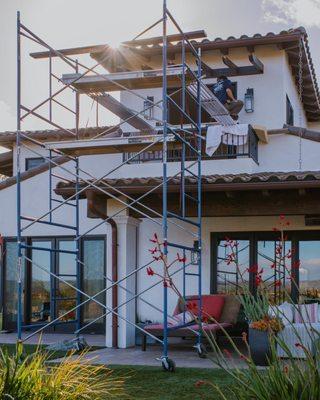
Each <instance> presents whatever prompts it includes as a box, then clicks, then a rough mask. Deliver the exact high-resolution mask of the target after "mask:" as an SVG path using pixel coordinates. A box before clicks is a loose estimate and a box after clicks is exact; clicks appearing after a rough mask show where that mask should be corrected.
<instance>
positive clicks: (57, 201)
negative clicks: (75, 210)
mask: <svg viewBox="0 0 320 400" xmlns="http://www.w3.org/2000/svg"><path fill="white" fill-rule="evenodd" d="M51 200H52V201H54V202H56V203H59V204H62V203H63V204H66V205H67V206H72V207H77V205H76V204H73V203H69V202H68V201H62V200H58V199H51Z"/></svg>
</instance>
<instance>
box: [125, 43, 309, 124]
mask: <svg viewBox="0 0 320 400" xmlns="http://www.w3.org/2000/svg"><path fill="white" fill-rule="evenodd" d="M255 53H256V56H257V57H258V58H259V59H260V60H261V61H262V63H263V64H264V72H263V74H257V75H248V76H237V77H231V78H230V79H231V81H233V82H237V91H238V99H240V100H244V95H245V92H246V90H247V88H253V89H254V112H253V113H246V112H245V110H244V109H243V110H242V111H241V112H240V114H239V120H240V122H243V123H250V124H258V125H263V126H265V127H267V128H268V129H276V128H281V127H282V126H283V124H284V123H285V122H286V94H288V96H289V98H290V101H291V103H292V107H293V109H294V115H295V123H296V124H297V123H298V122H299V119H298V115H299V109H300V105H299V104H300V103H299V99H298V95H297V89H296V86H295V83H294V80H293V78H292V74H291V70H290V67H289V65H288V61H287V58H286V55H285V52H284V51H281V50H279V49H278V48H277V47H275V46H257V47H256V49H255ZM228 57H229V58H230V59H231V60H232V61H233V62H234V63H235V64H237V65H238V66H245V65H250V62H249V60H248V52H247V50H246V49H242V48H238V49H230V51H229V55H228ZM203 61H204V62H205V63H207V64H208V65H209V66H210V67H212V68H224V67H225V65H224V64H223V62H222V60H221V54H220V52H218V51H211V52H204V53H203ZM160 62H161V60H160V59H159V58H158V63H156V62H153V63H152V66H153V67H156V68H160V67H161V64H160ZM178 62H179V58H178V57H176V60H175V63H178ZM190 63H191V61H190ZM215 81H216V80H215V79H206V80H204V82H205V83H207V84H211V83H214V82H215ZM137 92H138V93H139V94H141V95H142V96H144V97H146V96H154V101H155V102H158V101H160V100H161V98H162V93H161V88H154V89H144V90H139V91H137ZM120 98H121V102H123V104H125V105H127V106H128V107H129V108H131V109H133V110H135V111H141V110H142V109H143V99H140V98H137V97H136V96H135V95H134V94H132V93H129V92H121V94H120ZM301 114H302V117H301V124H302V126H303V127H305V126H306V119H305V115H304V112H303V111H302V113H301ZM154 115H155V117H156V118H159V119H161V110H160V109H159V108H155V109H154ZM124 130H127V131H132V130H134V129H133V128H132V127H131V126H130V125H128V124H125V125H124Z"/></svg>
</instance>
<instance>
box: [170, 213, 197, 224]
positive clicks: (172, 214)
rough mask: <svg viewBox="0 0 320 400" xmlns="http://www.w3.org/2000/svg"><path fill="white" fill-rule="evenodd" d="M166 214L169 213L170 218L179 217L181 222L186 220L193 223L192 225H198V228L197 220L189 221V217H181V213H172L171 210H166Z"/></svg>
mask: <svg viewBox="0 0 320 400" xmlns="http://www.w3.org/2000/svg"><path fill="white" fill-rule="evenodd" d="M168 215H169V216H170V217H172V218H177V219H179V220H180V221H183V222H186V223H188V224H191V225H194V226H196V227H198V228H199V226H200V224H199V223H198V222H194V221H191V220H190V219H188V218H185V217H182V216H181V215H178V214H175V213H173V212H171V211H168Z"/></svg>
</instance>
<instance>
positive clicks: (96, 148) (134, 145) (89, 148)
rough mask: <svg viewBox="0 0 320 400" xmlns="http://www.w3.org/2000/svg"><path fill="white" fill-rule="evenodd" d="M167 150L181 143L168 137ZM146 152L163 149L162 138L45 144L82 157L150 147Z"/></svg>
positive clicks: (178, 147)
mask: <svg viewBox="0 0 320 400" xmlns="http://www.w3.org/2000/svg"><path fill="white" fill-rule="evenodd" d="M167 138H168V143H167V145H168V149H169V150H179V149H181V147H182V146H181V142H179V141H176V139H175V137H174V135H168V137H167ZM152 143H153V145H152V146H150V147H149V148H148V150H147V151H157V150H162V148H163V136H162V135H161V134H159V135H137V136H129V137H113V138H99V139H91V140H72V141H71V140H70V141H63V142H61V141H60V142H50V143H47V147H48V148H49V149H57V150H60V151H62V152H63V153H65V154H70V155H76V156H84V155H92V154H115V153H126V152H128V153H131V152H132V153H133V152H138V151H141V150H143V149H144V148H146V147H147V146H149V145H151V144H152Z"/></svg>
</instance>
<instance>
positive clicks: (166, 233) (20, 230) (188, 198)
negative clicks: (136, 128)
mask: <svg viewBox="0 0 320 400" xmlns="http://www.w3.org/2000/svg"><path fill="white" fill-rule="evenodd" d="M169 22H170V23H172V24H173V25H174V27H175V28H176V29H177V32H178V33H179V35H181V46H180V47H181V61H180V62H179V67H180V68H181V74H180V81H181V84H180V85H181V86H180V87H179V89H178V90H177V91H175V92H174V93H179V95H180V99H181V104H180V105H179V104H177V102H176V101H174V100H173V95H172V91H171V93H169V91H168V83H167V80H168V79H167V78H168V68H171V67H172V66H171V65H170V66H169V65H168V34H167V27H168V23H169ZM160 23H162V35H163V38H162V77H163V78H162V101H161V102H157V103H154V102H152V101H151V100H150V99H147V101H148V102H149V104H150V107H157V108H160V109H161V110H162V120H161V123H160V125H161V131H160V132H158V133H157V134H156V135H155V134H154V133H151V134H152V135H155V137H154V138H153V140H152V141H151V142H150V143H149V142H148V143H145V142H141V149H139V151H137V152H135V153H134V154H133V155H132V156H131V157H128V158H127V159H126V160H125V161H123V162H122V163H120V164H119V165H118V166H117V167H115V168H112V169H111V170H109V171H106V172H105V173H104V174H103V175H102V176H101V177H95V176H92V174H91V173H90V172H88V171H85V170H84V169H83V167H82V166H81V162H80V158H81V157H80V156H79V155H77V154H76V153H70V152H66V151H64V150H63V149H61V148H55V147H54V146H49V145H48V143H47V142H45V141H41V140H40V139H39V140H38V139H36V138H34V137H32V136H31V135H29V134H28V133H27V132H24V131H23V129H22V126H21V123H22V121H23V120H24V119H25V118H26V117H28V116H34V117H37V118H39V119H41V120H42V121H44V122H46V123H47V124H49V125H51V126H53V127H55V128H57V129H58V130H60V131H61V132H64V133H65V134H66V135H68V136H69V137H70V138H71V139H72V140H73V141H74V142H77V141H78V142H81V139H82V138H81V137H80V136H79V129H80V128H79V120H80V107H79V101H80V95H82V94H81V92H80V91H79V90H77V88H76V87H75V83H76V82H77V81H79V80H80V79H81V78H82V77H84V76H86V75H87V74H88V73H93V74H95V75H96V76H102V75H100V74H98V73H97V72H96V71H95V70H96V68H97V67H98V66H99V65H101V62H98V63H97V64H95V65H94V66H93V67H86V66H85V65H84V64H82V63H80V62H79V61H78V60H75V59H73V58H71V57H70V56H69V55H65V54H64V53H63V51H59V50H54V49H53V48H52V47H51V46H49V45H48V44H47V43H46V42H44V41H43V40H42V39H41V38H40V37H39V36H37V35H36V34H34V33H33V32H32V31H31V30H29V29H28V28H27V27H26V26H24V25H23V24H22V23H21V21H20V15H19V13H18V16H17V139H16V146H17V158H16V174H17V243H18V308H17V335H18V340H19V341H22V342H23V341H26V340H28V339H29V338H30V337H32V336H33V335H35V334H37V333H39V332H42V331H44V330H45V329H48V328H49V327H52V326H55V325H57V324H65V323H71V324H74V326H75V329H74V331H75V334H76V335H79V333H80V332H82V331H83V330H84V329H85V328H86V327H88V326H89V325H90V324H92V323H94V322H96V320H97V319H99V318H104V317H106V316H107V315H109V314H111V315H114V316H116V317H117V318H119V319H121V320H124V321H126V323H128V324H130V325H133V326H134V327H135V328H136V329H137V330H140V331H141V332H142V333H143V334H145V335H147V336H150V337H152V338H153V339H154V340H156V341H157V342H158V343H160V344H161V345H162V348H163V351H162V356H161V357H160V360H161V362H162V365H163V367H164V369H166V370H169V371H173V370H174V362H173V361H172V360H170V358H169V353H168V330H169V329H173V328H172V327H170V321H172V320H174V316H172V315H169V313H168V308H169V307H168V290H170V289H169V288H168V287H167V285H166V284H163V282H162V281H161V280H160V281H158V282H156V283H153V284H152V285H150V287H148V288H147V289H144V290H143V291H142V292H140V293H133V292H131V291H130V290H128V289H126V288H124V287H123V286H122V282H123V281H125V280H126V279H128V278H130V276H132V275H133V273H134V274H137V273H138V272H139V271H142V270H144V269H146V268H147V267H148V266H149V265H150V264H151V263H152V261H150V263H147V264H145V265H142V266H139V267H137V268H136V269H135V270H134V272H133V273H131V274H130V275H128V276H126V277H122V278H121V279H117V280H116V281H112V280H110V279H107V280H108V283H109V285H107V286H106V287H105V288H104V289H103V290H101V291H99V292H98V293H96V294H95V295H89V294H88V293H85V291H84V290H83V289H82V287H81V271H82V268H83V260H82V259H81V239H83V238H84V237H85V236H86V235H88V234H89V233H90V232H92V231H93V230H94V229H95V228H97V227H99V226H100V225H102V224H103V223H105V222H108V221H110V220H111V219H112V218H113V217H115V216H116V215H118V214H119V213H120V212H121V211H122V210H124V209H130V210H134V211H135V212H136V213H138V214H139V215H140V216H141V217H142V218H147V219H149V220H151V221H152V222H154V223H155V224H156V225H157V226H158V227H159V226H162V235H163V238H162V239H163V243H164V255H165V257H166V258H169V257H170V254H172V253H173V252H174V251H177V249H178V251H181V252H182V254H183V258H184V261H183V265H182V267H181V268H179V269H178V270H177V271H175V272H174V273H173V275H174V274H178V273H179V272H181V273H182V295H183V301H184V302H186V299H187V292H188V290H187V289H188V285H189V284H188V282H189V279H197V293H196V295H197V296H198V297H197V299H198V313H199V315H198V322H199V325H200V329H199V330H197V331H193V333H194V335H195V336H196V337H197V343H196V346H195V347H196V349H197V351H198V353H199V355H200V353H201V352H202V351H203V348H202V345H201V323H202V322H201V320H202V316H201V310H202V306H201V295H202V287H201V246H202V245H201V230H202V229H201V217H202V210H201V160H202V149H203V140H204V138H203V136H202V125H201V110H202V107H201V77H202V62H201V53H200V49H196V48H195V46H194V45H193V44H192V43H191V41H190V40H189V39H188V37H187V36H186V35H185V34H184V32H183V31H182V29H181V28H180V26H179V24H178V23H177V21H176V20H175V18H174V17H173V16H172V14H171V13H170V11H169V10H168V8H167V2H166V0H164V1H163V15H162V18H161V19H160V20H159V21H157V22H156V23H155V24H153V25H152V26H151V27H149V28H148V29H146V30H145V31H143V32H142V33H141V34H140V35H138V36H137V37H136V38H138V37H140V36H141V35H142V34H144V33H146V32H148V31H149V30H150V29H151V28H153V27H154V26H155V25H157V24H160ZM21 37H23V38H24V39H25V38H26V39H28V40H31V41H32V42H35V43H37V44H38V45H41V46H43V47H44V48H45V49H46V50H47V51H48V52H49V56H48V59H49V97H48V98H47V99H46V100H44V101H42V102H41V103H40V104H38V105H37V106H35V107H33V108H28V107H26V106H25V105H24V104H23V103H22V98H21V58H22V57H21ZM136 38H135V39H136ZM187 51H188V60H187V57H186V52H187ZM55 58H58V59H59V60H61V61H63V62H64V65H67V66H68V68H71V69H72V70H73V71H74V72H75V73H76V74H78V75H77V77H76V78H75V79H74V80H73V81H72V82H71V83H68V84H64V83H63V82H62V81H61V79H60V84H61V83H62V85H63V86H62V88H61V89H59V90H57V91H56V92H53V85H52V79H53V78H56V79H57V77H56V76H55V74H54V73H53V60H54V59H55ZM80 71H81V72H80ZM103 77H104V78H103V79H107V80H108V79H109V78H106V77H105V75H103ZM187 77H188V79H187ZM57 80H59V79H57ZM109 80H110V81H112V79H109ZM191 82H192V83H193V84H196V85H197V97H196V98H195V99H194V101H195V104H196V110H197V112H196V115H197V118H196V121H195V120H193V119H192V117H191V116H190V115H189V113H188V109H187V107H186V96H187V94H189V95H190V93H188V85H189V84H190V83H191ZM112 83H113V84H115V85H118V86H119V90H128V91H129V92H131V93H133V94H134V95H137V96H138V97H140V98H141V97H142V96H141V95H139V94H136V93H135V92H133V91H132V90H130V89H129V88H126V87H124V86H123V85H121V84H119V83H118V82H116V81H112ZM66 89H68V90H71V92H72V93H73V94H74V109H71V108H70V107H69V106H66V105H64V104H62V103H61V102H60V101H57V99H56V96H57V95H58V94H60V93H62V92H63V91H64V90H66ZM150 102H151V103H150ZM45 104H48V105H49V115H48V117H45V116H44V115H43V114H40V113H39V111H38V109H39V108H40V107H42V106H43V105H45ZM169 104H170V106H171V107H173V108H175V109H176V110H177V112H178V113H179V114H180V116H181V124H180V125H179V126H176V125H172V124H170V122H169V120H168V107H169ZM53 105H59V106H60V107H63V108H64V109H65V110H67V111H68V112H69V113H71V114H72V115H73V116H74V126H75V128H74V129H73V130H69V129H66V128H64V127H63V126H61V125H59V124H58V123H57V122H56V121H54V120H53V112H52V107H53ZM23 112H24V113H23ZM139 114H141V112H139V113H137V114H136V115H139ZM130 118H132V117H129V118H128V120H130ZM128 120H123V121H121V122H120V123H119V124H118V126H121V125H122V124H124V123H126V122H127V121H128ZM185 121H187V123H186V122H185ZM157 122H158V123H159V121H157ZM186 125H188V126H187V127H186ZM110 132H111V130H110V129H106V130H104V131H103V132H101V133H99V134H98V135H96V136H95V137H94V138H92V139H91V140H94V139H97V138H105V137H107V138H108V135H109V133H110ZM173 141H174V142H175V143H179V145H180V146H181V154H182V157H181V161H179V165H180V170H179V171H178V173H176V174H174V175H172V174H170V173H169V172H168V159H167V156H168V151H169V146H170V145H171V143H172V142H173ZM87 142H90V139H88V140H87ZM28 143H31V146H29V145H28ZM157 144H158V145H159V144H160V145H161V146H162V157H163V178H162V183H161V184H160V185H157V186H155V187H153V188H152V189H151V190H150V191H148V192H147V194H144V195H142V196H140V197H139V198H132V197H131V196H129V195H128V194H127V193H125V192H122V191H121V190H120V189H118V188H111V187H108V185H107V184H106V186H104V187H103V188H102V187H100V186H99V182H101V181H103V180H104V179H105V178H107V177H108V176H110V175H112V173H113V172H114V171H115V170H118V169H120V168H121V167H122V166H123V165H126V164H128V163H129V162H130V161H131V160H134V159H135V158H136V157H138V156H139V155H140V154H143V153H144V152H146V151H152V149H153V148H154V147H155V145H157ZM35 147H37V148H39V150H35ZM23 148H26V149H27V150H28V151H30V152H32V153H34V154H36V155H37V156H38V157H42V158H43V159H44V160H45V161H46V162H47V163H49V168H48V174H49V183H48V188H49V193H48V211H46V212H45V213H42V214H41V215H40V216H29V215H27V213H26V212H25V208H24V207H23V206H24V196H25V195H24V193H23V190H22V179H21V173H22V161H21V150H22V149H23ZM106 153H107V151H106ZM190 155H192V157H190ZM61 157H62V158H67V161H68V162H67V166H65V165H64V164H63V165H62V164H61V163H60V162H59V158H61ZM55 169H61V170H62V171H63V173H65V174H67V175H68V178H67V177H66V176H62V177H61V176H59V175H57V174H56V173H55V172H54V171H55ZM190 176H192V178H193V180H194V181H195V184H194V185H195V186H196V190H195V194H194V192H192V194H191V193H190V192H188V191H187V189H186V179H187V178H188V177H190ZM176 177H180V210H179V212H178V213H177V212H173V211H171V209H170V202H169V185H170V182H171V180H172V179H173V178H176ZM56 178H59V179H61V180H62V181H63V180H65V181H70V179H72V182H73V184H74V187H75V190H74V194H72V195H71V196H69V197H68V198H66V199H62V200H61V199H60V198H57V196H56V195H55V194H54V179H56ZM103 182H105V181H103ZM161 186H162V213H159V212H157V211H156V210H154V209H152V208H151V207H150V206H149V205H148V204H147V203H144V200H145V197H146V196H147V195H148V194H150V193H153V192H154V191H155V190H156V189H159V187H161ZM86 188H93V189H95V190H97V191H98V192H99V193H101V194H104V195H106V196H109V197H110V198H113V199H116V200H117V201H118V202H119V203H120V204H121V203H122V204H123V208H122V209H121V210H120V211H117V212H115V213H114V214H113V215H111V216H109V217H108V218H107V219H104V220H102V221H101V222H99V223H98V224H96V225H95V226H94V228H91V229H90V230H87V231H86V232H85V233H81V229H80V214H79V213H80V211H79V203H80V195H81V193H83V192H84V190H85V189H86ZM119 196H122V198H123V197H124V198H125V201H124V200H121V198H120V197H119ZM190 203H191V204H193V209H194V210H196V212H195V214H196V215H195V217H194V216H193V217H190V215H189V213H188V207H187V205H188V204H190ZM62 208H68V210H70V212H73V222H72V224H69V223H63V222H61V221H60V220H59V219H57V218H56V214H57V210H61V209H62ZM189 208H190V207H189ZM154 216H156V218H155V217H154ZM38 224H40V225H41V224H44V225H46V226H51V227H55V228H61V229H63V230H64V231H65V230H69V231H70V232H73V236H74V241H75V249H74V250H66V249H61V248H45V247H39V246H34V245H33V243H32V242H30V243H29V242H27V241H26V240H25V237H27V236H28V230H29V229H30V228H31V227H33V226H35V225H38ZM171 227H174V228H175V229H179V230H182V231H183V232H186V234H189V235H190V236H191V237H192V240H193V241H194V242H193V243H194V244H193V245H191V246H187V245H186V244H185V243H181V242H179V241H178V242H176V241H172V240H171V239H170V228H171ZM33 250H37V251H43V252H49V253H50V254H59V253H64V254H71V255H73V256H74V257H75V261H76V270H75V274H74V275H73V276H72V278H74V281H75V284H71V283H70V282H69V280H68V279H67V278H68V277H66V276H65V275H63V274H59V273H55V272H53V271H52V270H49V271H48V270H47V269H46V268H45V267H44V266H42V265H40V264H38V263H36V262H35V261H34V260H33V259H32V251H33ZM191 258H193V259H192V261H191ZM186 259H187V260H188V262H187V261H186ZM25 262H29V263H31V264H32V266H34V267H35V268H39V269H40V270H42V271H43V272H45V273H48V274H49V275H50V278H51V279H52V280H53V281H55V282H62V283H64V284H65V285H67V286H68V287H70V288H71V289H72V290H73V291H74V292H75V293H76V296H75V297H74V298H72V299H71V300H73V301H74V302H75V306H74V307H72V308H71V309H69V310H68V311H67V312H65V313H63V314H62V315H58V314H57V312H54V311H53V310H54V308H55V307H56V301H57V299H56V298H55V296H56V291H55V290H51V299H50V302H51V307H50V309H51V311H50V312H51V313H52V318H51V321H50V322H44V323H43V324H25V321H24V318H23V310H22V308H23V306H22V305H23V278H22V277H23V265H24V263H25ZM191 265H193V266H196V269H195V268H192V269H190V266H191ZM69 277H70V276H69ZM161 284H162V285H163V307H162V308H159V307H158V306H156V305H153V304H152V303H150V301H148V300H145V299H144V298H143V294H144V293H146V292H147V291H148V290H150V289H152V288H154V287H155V286H157V285H161ZM114 288H116V289H117V290H120V289H121V290H122V289H123V290H126V291H127V292H128V293H129V294H131V295H132V297H131V298H130V299H129V300H126V301H125V302H123V303H122V304H118V305H117V307H114V304H113V305H112V306H109V305H107V304H104V303H103V302H101V301H99V300H98V296H100V295H101V294H106V293H107V292H108V291H109V290H113V289H114ZM136 299H139V300H140V301H142V302H144V303H145V304H148V305H149V306H150V307H152V308H154V309H155V310H157V311H159V312H161V313H162V314H163V335H162V336H163V339H159V338H158V337H156V336H154V335H152V334H151V333H150V332H147V331H146V330H145V329H144V328H142V327H141V326H139V325H137V324H135V323H132V322H131V321H129V320H126V318H124V317H123V316H122V315H121V314H120V313H119V309H120V308H121V307H123V306H125V305H126V304H127V303H128V302H130V301H135V300H136ZM89 302H95V303H96V304H97V305H99V306H100V307H102V308H103V310H104V313H103V315H101V316H100V317H98V318H97V319H95V320H94V321H91V322H89V323H88V324H82V323H81V312H82V309H83V306H84V305H85V304H87V303H89ZM72 312H73V313H75V318H74V320H71V321H68V322H66V321H64V317H65V316H66V315H70V313H72ZM186 327H187V329H188V326H186ZM25 329H29V330H30V329H31V330H32V329H33V331H32V332H29V333H28V335H27V336H25V337H23V335H22V332H23V330H25Z"/></svg>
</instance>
